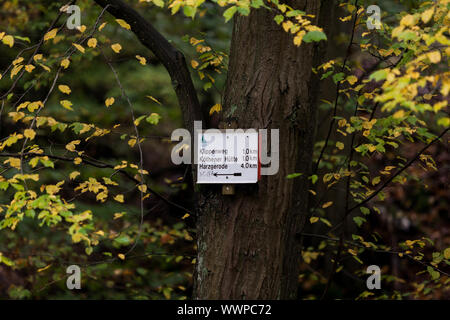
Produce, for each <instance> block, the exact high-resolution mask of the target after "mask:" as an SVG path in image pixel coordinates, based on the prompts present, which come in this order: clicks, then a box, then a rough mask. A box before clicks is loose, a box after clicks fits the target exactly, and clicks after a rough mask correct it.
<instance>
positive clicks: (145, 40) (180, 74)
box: [95, 0, 203, 133]
mask: <svg viewBox="0 0 450 320" xmlns="http://www.w3.org/2000/svg"><path fill="white" fill-rule="evenodd" d="M95 2H96V3H97V4H98V5H100V6H102V7H105V6H107V5H109V7H108V9H107V11H108V12H109V13H110V14H112V15H113V16H114V17H115V18H117V19H123V20H125V21H126V22H127V23H128V24H129V25H130V26H131V31H133V32H134V34H135V35H136V36H137V37H138V39H139V40H140V41H141V43H142V44H143V45H144V46H145V47H147V48H148V49H150V50H151V51H152V52H153V53H154V54H155V56H156V57H157V58H158V59H159V61H161V63H162V64H163V65H164V67H165V68H166V69H167V71H168V72H169V75H170V77H171V79H172V85H173V86H174V89H175V92H176V95H177V98H178V102H179V104H180V107H181V110H182V113H183V120H184V124H185V126H186V128H187V129H188V130H189V131H190V132H191V133H193V128H194V121H195V120H197V121H202V120H203V115H202V112H201V108H200V103H199V101H198V97H197V92H196V90H195V88H194V84H193V83H192V78H191V75H190V73H189V69H188V68H187V65H186V60H185V58H184V56H183V54H182V53H181V52H180V51H179V50H177V49H176V48H175V47H174V46H172V45H171V44H170V43H169V41H167V39H166V38H164V36H163V35H161V34H160V33H159V32H158V31H157V30H156V29H155V28H153V26H152V25H151V24H150V23H149V22H147V21H146V20H145V19H144V17H142V16H141V15H140V14H139V13H138V12H137V11H135V10H134V9H133V8H131V7H130V6H129V5H128V4H126V3H125V2H123V1H122V0H95Z"/></svg>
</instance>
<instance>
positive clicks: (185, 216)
mask: <svg viewBox="0 0 450 320" xmlns="http://www.w3.org/2000/svg"><path fill="white" fill-rule="evenodd" d="M190 216H191V215H190V214H189V213H186V214H185V215H184V216H182V217H181V219H183V220H184V219H186V218H189V217H190Z"/></svg>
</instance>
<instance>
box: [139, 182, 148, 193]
mask: <svg viewBox="0 0 450 320" xmlns="http://www.w3.org/2000/svg"><path fill="white" fill-rule="evenodd" d="M138 189H139V191H141V192H143V193H145V192H147V186H146V185H145V184H141V185H139V187H138Z"/></svg>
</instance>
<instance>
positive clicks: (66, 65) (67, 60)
mask: <svg viewBox="0 0 450 320" xmlns="http://www.w3.org/2000/svg"><path fill="white" fill-rule="evenodd" d="M69 64H70V60H69V59H67V58H66V59H63V60H62V61H61V67H63V68H64V69H67V68H68V67H69Z"/></svg>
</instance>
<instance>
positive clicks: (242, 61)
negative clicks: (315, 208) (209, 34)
mask: <svg viewBox="0 0 450 320" xmlns="http://www.w3.org/2000/svg"><path fill="white" fill-rule="evenodd" d="M287 4H288V5H290V6H292V7H293V8H296V9H300V10H304V11H306V12H308V13H311V14H315V15H316V16H317V15H318V12H319V6H320V2H319V1H301V0H294V1H287ZM273 16H274V14H273V13H270V12H269V11H267V10H254V11H252V13H251V14H250V15H249V16H248V17H240V16H237V15H236V16H235V18H234V19H235V21H234V30H233V38H232V44H231V52H230V65H229V71H228V79H227V84H226V90H225V97H224V107H223V114H225V115H227V116H228V115H231V116H232V117H234V118H236V119H237V122H238V127H239V128H256V129H259V128H276V129H280V150H279V152H280V170H279V172H278V174H276V175H273V176H263V177H262V179H261V181H260V182H259V183H258V184H257V185H255V186H237V187H236V194H235V195H234V196H222V195H221V194H220V188H218V187H207V188H206V189H205V188H204V189H202V190H201V194H200V196H199V200H198V210H197V211H198V218H197V219H198V222H197V225H198V227H197V231H198V235H197V236H198V260H197V268H196V275H195V281H196V283H195V297H196V298H198V299H292V298H295V297H296V295H297V288H298V274H299V264H300V246H299V242H298V240H297V238H296V236H295V234H296V233H297V232H298V231H299V230H300V228H301V226H302V224H303V223H304V217H305V216H306V212H307V199H308V191H307V190H308V180H307V177H308V172H309V171H310V166H311V157H312V146H313V140H314V129H315V110H314V106H313V105H312V104H311V101H313V99H312V97H311V92H313V91H314V90H312V88H310V87H309V84H310V83H312V82H310V80H311V76H312V75H311V73H312V72H311V68H312V63H313V55H314V48H313V46H312V45H310V44H305V43H304V44H302V45H301V46H300V47H296V46H294V45H293V42H292V35H289V34H287V33H285V32H284V31H283V30H282V29H281V27H280V26H278V25H276V24H275V23H274V21H273ZM233 111H234V112H233ZM293 172H300V173H303V176H301V177H300V178H297V179H295V180H289V179H286V175H287V174H289V173H293Z"/></svg>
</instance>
